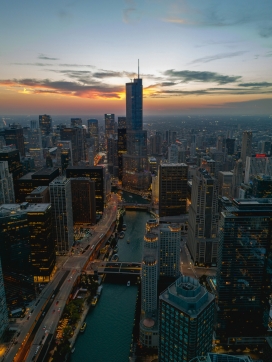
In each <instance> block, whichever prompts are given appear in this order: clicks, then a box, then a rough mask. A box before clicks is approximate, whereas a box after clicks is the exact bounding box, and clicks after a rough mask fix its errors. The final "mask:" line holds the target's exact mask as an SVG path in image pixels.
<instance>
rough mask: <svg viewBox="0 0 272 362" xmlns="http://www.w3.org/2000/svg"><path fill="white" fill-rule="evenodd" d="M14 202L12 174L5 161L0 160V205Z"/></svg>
mask: <svg viewBox="0 0 272 362" xmlns="http://www.w3.org/2000/svg"><path fill="white" fill-rule="evenodd" d="M13 202H14V187H13V178H12V174H11V173H10V172H9V169H8V162H7V161H0V205H1V204H11V203H13Z"/></svg>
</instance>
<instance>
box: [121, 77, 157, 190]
mask: <svg viewBox="0 0 272 362" xmlns="http://www.w3.org/2000/svg"><path fill="white" fill-rule="evenodd" d="M126 130H127V132H126V137H127V153H126V154H124V155H123V177H122V184H123V186H124V187H126V188H131V189H137V190H147V189H148V188H149V187H150V183H151V176H150V173H149V172H148V171H147V169H148V162H147V132H146V131H144V130H143V85H142V79H140V78H139V76H138V78H137V79H134V81H133V82H131V83H126Z"/></svg>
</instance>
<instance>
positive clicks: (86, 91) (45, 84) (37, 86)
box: [0, 78, 124, 98]
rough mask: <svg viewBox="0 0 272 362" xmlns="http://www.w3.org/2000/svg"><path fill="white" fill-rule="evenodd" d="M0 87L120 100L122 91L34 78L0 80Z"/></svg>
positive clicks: (95, 85)
mask: <svg viewBox="0 0 272 362" xmlns="http://www.w3.org/2000/svg"><path fill="white" fill-rule="evenodd" d="M0 85H3V86H9V87H25V88H28V91H31V92H32V93H58V94H65V95H70V96H76V97H83V98H97V97H103V98H120V95H119V93H121V92H123V91H124V86H118V85H116V86H109V85H107V84H103V83H94V84H90V83H89V84H88V85H84V84H80V83H78V82H69V81H64V80H59V81H52V80H50V79H42V80H39V79H35V78H25V79H7V80H0Z"/></svg>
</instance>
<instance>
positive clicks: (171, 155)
mask: <svg viewBox="0 0 272 362" xmlns="http://www.w3.org/2000/svg"><path fill="white" fill-rule="evenodd" d="M178 152H179V148H178V145H175V144H171V145H170V146H169V147H168V162H169V163H178V156H179V153H178Z"/></svg>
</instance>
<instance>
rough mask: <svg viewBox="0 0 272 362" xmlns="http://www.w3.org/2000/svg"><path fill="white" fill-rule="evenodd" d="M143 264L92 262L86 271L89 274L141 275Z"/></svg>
mask: <svg viewBox="0 0 272 362" xmlns="http://www.w3.org/2000/svg"><path fill="white" fill-rule="evenodd" d="M141 270H142V266H141V263H134V262H124V261H122V262H104V261H103V262H91V263H90V264H89V265H88V268H87V269H86V270H85V272H86V273H87V274H94V272H95V271H97V273H98V274H123V275H137V276H139V275H140V274H141Z"/></svg>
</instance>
